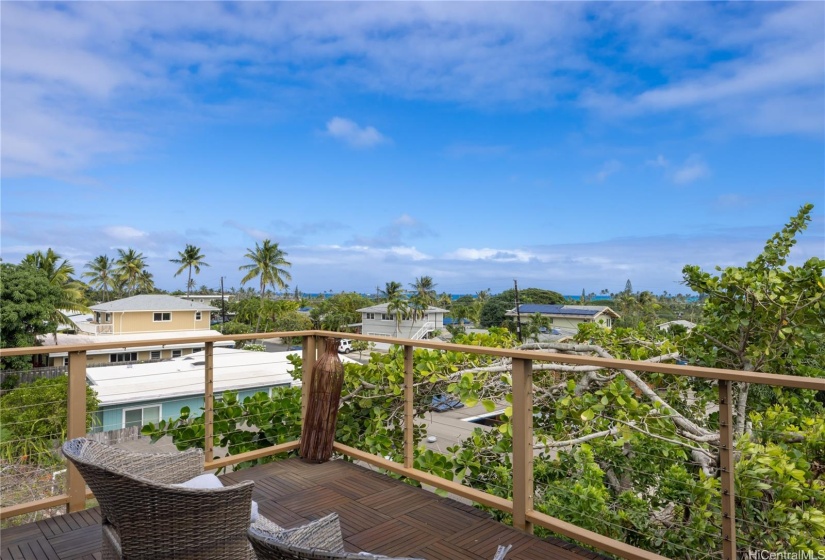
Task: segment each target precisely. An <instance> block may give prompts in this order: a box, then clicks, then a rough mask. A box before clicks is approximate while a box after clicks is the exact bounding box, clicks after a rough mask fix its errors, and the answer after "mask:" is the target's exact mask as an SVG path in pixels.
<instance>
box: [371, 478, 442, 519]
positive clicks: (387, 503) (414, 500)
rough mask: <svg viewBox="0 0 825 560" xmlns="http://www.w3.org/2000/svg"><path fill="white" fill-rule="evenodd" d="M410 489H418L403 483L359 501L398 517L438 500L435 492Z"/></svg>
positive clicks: (385, 513)
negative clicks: (423, 492)
mask: <svg viewBox="0 0 825 560" xmlns="http://www.w3.org/2000/svg"><path fill="white" fill-rule="evenodd" d="M410 490H417V489H416V488H409V487H407V485H406V484H403V483H402V485H401V486H397V487H395V488H390V489H388V490H383V491H381V492H378V493H376V494H372V495H370V496H367V497H365V498H361V499H360V500H358V502H359V503H361V504H364V505H365V506H368V507H371V508H373V509H374V510H376V511H379V512H381V513H383V514H384V515H389V516H390V517H397V516H399V515H404V514H405V513H407V512H410V511H412V510H414V509H418V508H420V507H422V506H423V505H425V504H433V503H434V502H435V501H436V500H437V496H436V495H435V494H430V495H429V496H427V495H422V494H419V493H417V492H410Z"/></svg>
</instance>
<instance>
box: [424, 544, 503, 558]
mask: <svg viewBox="0 0 825 560" xmlns="http://www.w3.org/2000/svg"><path fill="white" fill-rule="evenodd" d="M411 556H413V557H418V556H420V557H422V558H426V559H427V560H490V558H492V556H490V557H488V558H482V557H481V556H479V555H478V554H474V553H472V552H470V551H468V550H465V549H463V548H460V547H458V546H456V545H455V544H453V543H451V542H449V541H436V542H434V543H431V544H429V545H427V546H426V547H423V548H420V549H418V550H416V551H414V552H413V553H412V554H411Z"/></svg>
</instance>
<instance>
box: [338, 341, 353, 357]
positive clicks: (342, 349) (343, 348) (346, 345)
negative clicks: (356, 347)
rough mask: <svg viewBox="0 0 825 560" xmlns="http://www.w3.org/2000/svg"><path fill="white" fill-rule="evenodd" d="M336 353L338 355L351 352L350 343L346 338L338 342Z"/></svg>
mask: <svg viewBox="0 0 825 560" xmlns="http://www.w3.org/2000/svg"><path fill="white" fill-rule="evenodd" d="M338 352H339V353H340V354H349V353H350V352H352V341H351V340H350V339H348V338H343V339H341V340H340V341H338Z"/></svg>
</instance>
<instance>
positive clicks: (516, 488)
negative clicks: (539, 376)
mask: <svg viewBox="0 0 825 560" xmlns="http://www.w3.org/2000/svg"><path fill="white" fill-rule="evenodd" d="M511 422H512V423H513V527H515V528H516V529H521V530H522V531H525V532H527V533H532V532H533V524H532V523H530V522H529V521H527V514H528V512H532V511H533V361H532V360H524V359H513V416H512V418H511Z"/></svg>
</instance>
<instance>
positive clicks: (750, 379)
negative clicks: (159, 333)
mask: <svg viewBox="0 0 825 560" xmlns="http://www.w3.org/2000/svg"><path fill="white" fill-rule="evenodd" d="M307 336H315V337H333V338H348V339H352V340H366V341H370V342H382V343H386V344H395V345H398V346H404V345H410V346H413V347H415V348H428V349H430V350H442V351H445V352H459V353H464V354H485V355H488V356H498V357H500V358H513V359H522V360H533V361H534V362H554V363H563V364H575V365H586V366H587V365H589V366H598V367H603V368H611V369H629V370H633V371H644V372H648V373H665V374H668V375H680V376H684V377H701V378H703V379H713V380H720V379H722V380H725V381H734V382H740V383H758V384H760V385H771V386H774V387H792V388H795V389H812V390H814V391H825V379H819V378H815V377H799V376H795V375H782V374H778V373H763V372H746V371H737V370H730V369H721V368H709V367H702V366H693V365H679V364H661V363H654V362H637V361H634V360H622V359H617V358H612V359H609V358H599V357H595V356H579V355H573V354H560V353H557V352H545V351H540V350H513V349H508V348H491V347H488V346H467V345H462V344H453V343H450V342H433V341H431V340H410V339H408V338H392V337H386V336H371V335H363V334H354V333H341V332H333V331H320V330H312V331H289V332H270V333H251V334H237V335H235V334H233V335H221V334H218V335H213V336H205V337H195V338H176V339H152V340H139V341H134V342H131V341H130V342H127V343H124V342H107V343H99V344H73V345H57V346H28V347H25V348H0V358H2V357H6V356H25V355H39V354H50V353H52V352H79V351H89V350H113V349H121V348H125V347H129V348H133V347H134V348H139V347H144V346H158V345H172V344H187V343H190V344H191V343H193V342H221V341H226V340H255V339H261V338H281V337H291V338H299V337H307Z"/></svg>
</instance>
